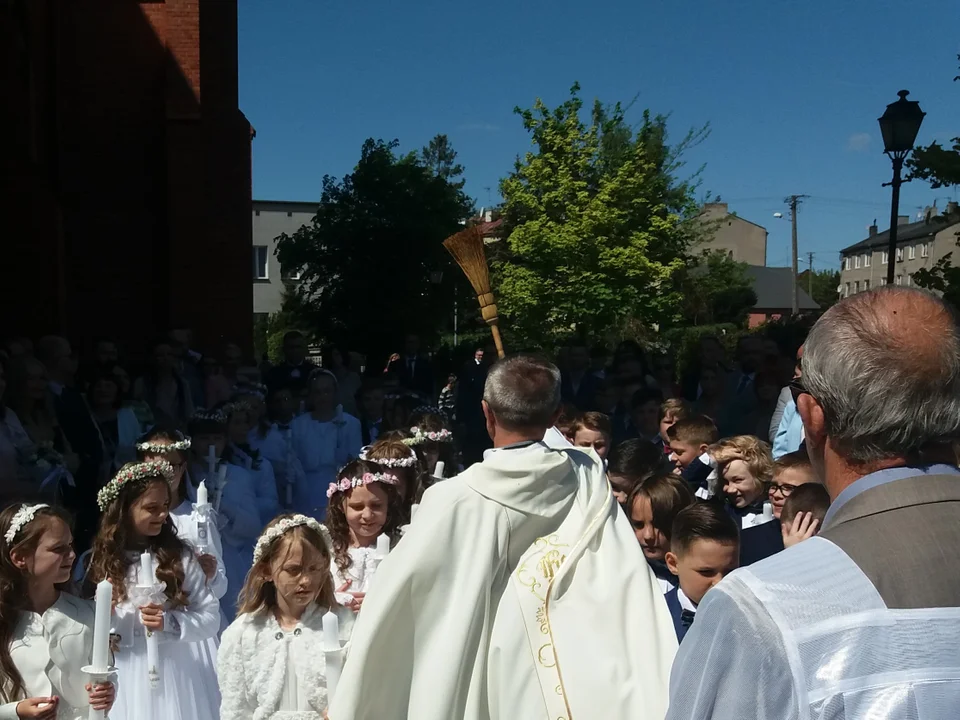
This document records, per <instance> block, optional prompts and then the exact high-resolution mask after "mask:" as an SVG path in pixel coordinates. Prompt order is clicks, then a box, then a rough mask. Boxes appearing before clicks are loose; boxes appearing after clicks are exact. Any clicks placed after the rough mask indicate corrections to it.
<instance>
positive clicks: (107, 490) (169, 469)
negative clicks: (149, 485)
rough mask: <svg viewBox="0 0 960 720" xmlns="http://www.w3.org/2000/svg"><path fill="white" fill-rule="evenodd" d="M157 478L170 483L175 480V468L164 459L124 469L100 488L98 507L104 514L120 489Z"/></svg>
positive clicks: (148, 461)
mask: <svg viewBox="0 0 960 720" xmlns="http://www.w3.org/2000/svg"><path fill="white" fill-rule="evenodd" d="M155 477H162V478H164V479H165V480H166V481H167V482H169V481H170V480H172V479H173V466H172V465H171V464H170V463H168V462H167V461H166V460H164V459H163V458H157V459H156V460H147V461H146V462H142V463H137V464H136V465H128V466H127V467H124V468H122V469H121V470H120V472H118V473H117V474H116V475H115V476H114V478H113V480H111V481H110V482H108V483H107V484H106V485H104V486H103V487H102V488H100V492H98V493H97V505H99V506H100V511H101V512H104V511H105V510H106V509H107V508H108V507H110V503H112V502H113V501H114V500H116V499H117V495H119V494H120V489H121V488H122V487H123V486H124V485H126V484H127V483H128V482H132V481H134V480H143V479H145V478H155Z"/></svg>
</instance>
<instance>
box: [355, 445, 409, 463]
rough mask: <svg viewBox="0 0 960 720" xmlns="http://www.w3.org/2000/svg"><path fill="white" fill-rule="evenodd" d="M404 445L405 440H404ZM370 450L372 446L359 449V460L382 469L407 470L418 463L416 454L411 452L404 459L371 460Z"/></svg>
mask: <svg viewBox="0 0 960 720" xmlns="http://www.w3.org/2000/svg"><path fill="white" fill-rule="evenodd" d="M404 444H406V440H404ZM371 448H373V446H372V445H367V446H366V447H363V448H360V458H359V459H360V460H365V461H367V462H372V463H376V464H377V465H381V466H383V467H388V468H398V467H402V468H408V467H413V466H414V465H416V464H417V462H418V460H417V454H416V453H415V452H414V451H413V450H410V457H405V458H373V457H370V450H371Z"/></svg>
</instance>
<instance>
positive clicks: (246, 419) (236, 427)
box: [227, 410, 250, 445]
mask: <svg viewBox="0 0 960 720" xmlns="http://www.w3.org/2000/svg"><path fill="white" fill-rule="evenodd" d="M249 432H250V416H249V415H248V414H247V411H246V410H238V411H236V412H235V413H233V414H231V415H230V420H228V421H227V435H229V436H230V442H232V443H234V444H235V445H240V444H242V443H245V442H246V441H247V434H248V433H249Z"/></svg>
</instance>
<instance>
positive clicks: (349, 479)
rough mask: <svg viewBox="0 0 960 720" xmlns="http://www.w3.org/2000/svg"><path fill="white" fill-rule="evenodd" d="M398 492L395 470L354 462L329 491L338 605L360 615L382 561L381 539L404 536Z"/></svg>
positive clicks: (332, 484) (329, 516)
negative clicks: (379, 538)
mask: <svg viewBox="0 0 960 720" xmlns="http://www.w3.org/2000/svg"><path fill="white" fill-rule="evenodd" d="M399 488H400V480H399V479H398V478H397V475H396V473H395V472H394V470H392V469H387V468H383V467H380V466H378V465H376V464H375V463H372V462H367V461H365V460H355V461H353V462H352V463H349V464H348V465H347V466H346V467H344V468H343V469H342V470H341V471H340V472H339V473H338V474H337V481H336V482H335V483H331V484H330V487H329V489H328V490H327V494H328V495H329V498H330V507H329V508H328V511H327V527H328V528H329V529H330V536H331V538H332V540H333V557H332V559H331V563H330V572H331V574H332V575H333V579H334V585H335V586H336V588H337V600H338V601H339V602H340V603H341V604H343V605H346V606H347V607H349V608H350V609H351V610H353V611H354V612H356V611H359V610H360V606H361V605H362V604H363V598H364V596H365V595H366V593H367V590H368V589H369V587H370V581H371V580H372V579H373V575H374V573H375V572H376V571H377V566H378V565H379V562H380V560H379V559H378V558H377V557H376V550H377V538H378V537H379V536H380V535H387V536H389V537H390V538H391V540H394V541H396V540H397V539H398V538H399V536H400V527H401V525H403V522H404V521H403V518H404V514H403V501H402V499H401V496H400V491H399Z"/></svg>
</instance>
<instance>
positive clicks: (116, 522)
mask: <svg viewBox="0 0 960 720" xmlns="http://www.w3.org/2000/svg"><path fill="white" fill-rule="evenodd" d="M128 466H129V464H128V465H125V466H124V467H128ZM122 470H123V468H121V471H122ZM154 483H163V486H164V487H165V488H166V489H167V492H168V493H169V492H170V484H169V483H168V482H167V481H166V478H164V477H162V476H156V477H148V478H142V479H140V480H131V481H129V482H126V483H124V484H123V485H122V486H121V487H120V492H119V493H118V495H117V497H116V498H114V499H113V501H112V502H111V503H110V505H108V506H107V509H106V510H104V511H103V514H102V515H101V516H100V527H99V529H98V530H97V536H96V538H95V539H94V541H93V555H92V561H91V563H90V572H89V574H88V581H89V582H91V583H94V584H95V583H98V582H100V581H101V580H104V579H106V580H109V581H110V582H111V583H113V596H114V600H115V601H117V602H123V601H124V600H126V599H127V570H128V569H129V568H130V566H131V565H132V564H133V563H134V561H133V560H131V559H130V558H129V557H128V555H127V552H128V551H129V550H132V549H134V548H136V544H135V542H134V530H133V524H132V523H131V522H130V508H131V507H132V506H133V504H134V503H135V502H136V501H137V499H139V498H140V496H141V495H143V494H144V493H145V492H146V491H147V489H148V488H149V487H150V486H151V485H153V484H154ZM186 548H187V546H186V545H185V544H184V542H183V541H182V540H181V539H180V538H178V537H177V529H176V527H174V525H173V520H172V519H171V518H170V516H169V515H168V516H167V519H166V520H165V521H164V523H163V527H162V528H161V530H160V534H159V535H156V536H154V537H149V538H147V543H146V546H145V547H144V549H149V550H150V551H152V552H153V553H154V554H155V555H156V556H157V580H158V581H159V582H162V583H165V584H166V586H167V587H166V595H167V597H168V598H169V599H170V603H171V605H172V606H173V607H174V608H178V607H186V606H187V605H189V604H190V595H189V593H187V591H186V590H185V589H184V587H183V580H184V571H183V553H184V551H185V550H186Z"/></svg>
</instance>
